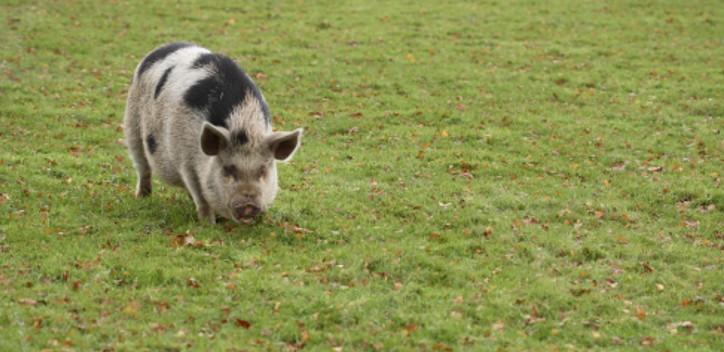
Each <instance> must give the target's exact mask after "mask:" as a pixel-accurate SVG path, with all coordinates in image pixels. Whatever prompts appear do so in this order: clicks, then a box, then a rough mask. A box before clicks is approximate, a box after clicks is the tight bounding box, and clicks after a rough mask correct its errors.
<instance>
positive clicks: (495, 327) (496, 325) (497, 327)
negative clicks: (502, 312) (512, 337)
mask: <svg viewBox="0 0 724 352" xmlns="http://www.w3.org/2000/svg"><path fill="white" fill-rule="evenodd" d="M491 328H492V329H493V331H503V330H504V329H505V324H504V323H503V322H502V321H497V322H495V323H493V326H492V327H491Z"/></svg>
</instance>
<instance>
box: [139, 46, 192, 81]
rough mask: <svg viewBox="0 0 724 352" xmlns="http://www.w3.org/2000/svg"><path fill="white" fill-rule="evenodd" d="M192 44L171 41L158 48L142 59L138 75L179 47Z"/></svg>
mask: <svg viewBox="0 0 724 352" xmlns="http://www.w3.org/2000/svg"><path fill="white" fill-rule="evenodd" d="M192 45H193V44H190V43H171V44H166V45H164V46H162V47H160V48H157V49H156V50H154V51H152V52H151V53H150V54H148V56H146V57H145V58H144V59H143V61H141V66H139V67H138V77H141V75H142V74H143V73H144V72H146V70H148V69H149V68H151V66H153V64H155V63H156V62H158V61H161V60H163V59H165V58H166V56H169V55H171V54H173V53H174V52H175V51H177V50H179V49H183V48H186V47H189V46H192Z"/></svg>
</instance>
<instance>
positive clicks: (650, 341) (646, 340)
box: [641, 336, 654, 346]
mask: <svg viewBox="0 0 724 352" xmlns="http://www.w3.org/2000/svg"><path fill="white" fill-rule="evenodd" d="M653 345H654V338H653V337H651V336H644V337H643V338H642V339H641V346H653Z"/></svg>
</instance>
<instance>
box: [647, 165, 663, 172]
mask: <svg viewBox="0 0 724 352" xmlns="http://www.w3.org/2000/svg"><path fill="white" fill-rule="evenodd" d="M647 170H649V172H661V171H664V167H663V166H651V167H649V168H648V169H647Z"/></svg>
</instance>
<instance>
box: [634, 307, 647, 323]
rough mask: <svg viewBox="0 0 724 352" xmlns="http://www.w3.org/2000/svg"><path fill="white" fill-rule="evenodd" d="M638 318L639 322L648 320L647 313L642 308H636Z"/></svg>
mask: <svg viewBox="0 0 724 352" xmlns="http://www.w3.org/2000/svg"><path fill="white" fill-rule="evenodd" d="M636 318H638V320H644V319H646V311H645V310H643V309H641V307H636Z"/></svg>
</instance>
